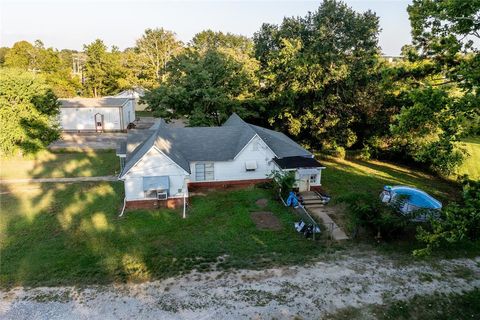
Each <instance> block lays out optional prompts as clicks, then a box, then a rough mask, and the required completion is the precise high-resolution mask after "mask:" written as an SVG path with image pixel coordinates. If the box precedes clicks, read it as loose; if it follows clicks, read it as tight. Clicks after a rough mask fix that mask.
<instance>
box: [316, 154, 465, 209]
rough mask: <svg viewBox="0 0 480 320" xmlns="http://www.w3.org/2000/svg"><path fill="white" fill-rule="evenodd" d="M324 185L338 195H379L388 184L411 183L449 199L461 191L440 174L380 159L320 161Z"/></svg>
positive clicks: (442, 199)
mask: <svg viewBox="0 0 480 320" xmlns="http://www.w3.org/2000/svg"><path fill="white" fill-rule="evenodd" d="M320 162H321V163H322V164H324V165H325V166H326V170H323V172H322V185H323V187H324V188H325V189H326V190H327V191H328V192H329V193H330V194H331V195H332V196H333V200H335V197H338V196H340V195H343V194H345V193H348V192H369V193H372V194H380V192H381V191H382V189H383V186H385V185H408V186H413V187H417V188H420V189H422V190H425V191H426V192H428V193H430V194H431V195H433V196H434V197H437V198H438V199H439V200H441V201H446V200H448V199H452V197H456V196H457V195H458V194H459V187H458V186H457V185H456V184H454V183H452V182H450V181H446V180H443V179H440V178H438V177H435V176H432V175H429V174H426V173H423V172H420V171H417V170H414V169H411V168H408V167H404V166H400V165H397V164H392V163H387V162H381V161H360V160H351V161H348V160H336V161H333V160H320Z"/></svg>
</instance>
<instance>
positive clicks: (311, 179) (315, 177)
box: [310, 174, 318, 184]
mask: <svg viewBox="0 0 480 320" xmlns="http://www.w3.org/2000/svg"><path fill="white" fill-rule="evenodd" d="M317 177H318V175H316V174H312V175H310V183H314V184H315V183H317Z"/></svg>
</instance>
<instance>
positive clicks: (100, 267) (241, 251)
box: [0, 183, 324, 286]
mask: <svg viewBox="0 0 480 320" xmlns="http://www.w3.org/2000/svg"><path fill="white" fill-rule="evenodd" d="M122 190H123V185H122V183H78V184H41V185H38V184H24V185H23V184H22V185H8V186H5V185H4V186H1V192H2V196H1V211H2V219H1V222H0V237H1V238H0V250H1V253H2V256H1V262H0V263H1V265H0V284H1V286H12V285H28V286H39V285H73V284H92V283H109V282H125V281H144V280H150V279H158V278H163V277H167V276H172V275H176V274H179V273H182V272H184V271H189V270H191V269H192V268H198V269H200V270H207V269H209V268H211V266H212V263H215V262H218V264H217V268H219V269H221V270H223V269H229V268H232V267H246V268H263V267H267V266H274V265H280V264H290V263H304V262H305V261H308V260H309V259H311V258H313V257H315V256H318V254H320V253H322V252H323V251H324V248H323V247H322V246H321V244H320V243H319V242H313V241H312V240H307V239H305V238H303V237H302V236H300V235H299V234H298V233H296V232H295V231H294V230H293V227H292V226H293V222H294V221H296V220H297V219H296V217H295V216H294V215H293V214H292V213H291V212H290V211H289V210H288V209H287V208H285V207H284V206H283V205H280V204H279V202H277V201H274V200H271V201H269V205H268V208H266V209H260V208H258V207H257V206H256V204H255V200H257V199H259V198H269V199H270V197H271V194H270V191H267V190H264V189H246V190H238V191H231V192H218V193H213V194H210V195H209V196H207V197H194V198H193V199H192V200H191V202H192V208H191V210H190V212H189V214H188V218H187V219H185V220H184V219H182V218H181V216H180V212H178V211H173V210H166V209H163V210H153V211H133V212H129V213H127V214H126V216H124V217H122V218H119V217H118V213H119V210H120V205H121V203H122V197H123V195H122V193H123V191H122ZM263 210H268V211H272V212H274V214H275V215H276V216H277V217H278V218H279V219H280V220H281V222H282V224H283V229H282V230H280V231H262V230H258V229H257V228H256V226H255V225H254V223H253V221H252V220H251V218H250V212H252V211H263ZM219 257H224V259H220V260H217V259H218V258H219Z"/></svg>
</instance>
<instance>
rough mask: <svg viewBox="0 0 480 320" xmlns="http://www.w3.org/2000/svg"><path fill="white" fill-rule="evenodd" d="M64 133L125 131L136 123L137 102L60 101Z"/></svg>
mask: <svg viewBox="0 0 480 320" xmlns="http://www.w3.org/2000/svg"><path fill="white" fill-rule="evenodd" d="M59 101H60V103H61V106H60V125H61V127H62V129H63V130H64V131H77V132H78V131H95V132H104V131H125V130H127V126H128V125H129V124H130V123H131V122H133V121H135V100H134V99H130V98H113V97H105V98H72V99H59Z"/></svg>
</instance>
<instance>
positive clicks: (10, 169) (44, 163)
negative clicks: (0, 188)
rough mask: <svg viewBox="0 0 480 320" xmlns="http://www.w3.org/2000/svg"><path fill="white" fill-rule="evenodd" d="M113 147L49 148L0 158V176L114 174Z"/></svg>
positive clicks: (19, 177) (2, 177)
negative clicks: (98, 149)
mask: <svg viewBox="0 0 480 320" xmlns="http://www.w3.org/2000/svg"><path fill="white" fill-rule="evenodd" d="M119 167H120V166H119V161H118V158H117V156H116V155H115V151H112V150H105V151H96V152H95V151H82V152H66V151H65V152H51V151H42V152H39V153H38V154H37V155H35V156H30V157H21V156H17V157H13V158H1V159H0V179H21V178H63V177H88V176H104V175H114V174H116V173H118V171H119Z"/></svg>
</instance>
